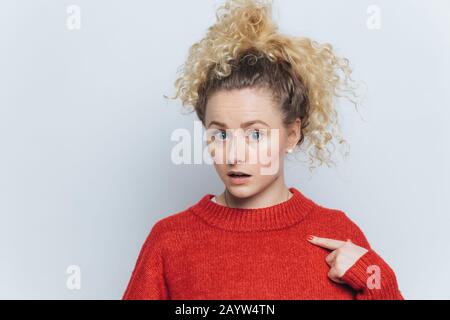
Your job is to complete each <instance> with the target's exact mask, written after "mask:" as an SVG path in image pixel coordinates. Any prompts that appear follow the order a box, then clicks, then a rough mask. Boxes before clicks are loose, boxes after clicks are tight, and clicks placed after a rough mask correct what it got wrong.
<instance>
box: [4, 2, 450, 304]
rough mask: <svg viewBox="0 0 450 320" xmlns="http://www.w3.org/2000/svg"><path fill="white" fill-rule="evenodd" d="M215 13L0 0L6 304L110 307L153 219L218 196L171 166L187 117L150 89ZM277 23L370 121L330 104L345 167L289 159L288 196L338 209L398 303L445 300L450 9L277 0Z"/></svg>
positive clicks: (165, 80)
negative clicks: (74, 277) (324, 50)
mask: <svg viewBox="0 0 450 320" xmlns="http://www.w3.org/2000/svg"><path fill="white" fill-rule="evenodd" d="M220 3H222V2H221V1H206V0H202V1H181V0H178V1H174V0H170V1H169V0H167V1H137V0H135V1H124V0H121V1H118V0H116V1H110V0H108V1H106V0H95V1H92V0H89V1H87V0H72V1H62V0H58V1H57V0H53V1H50V0H26V1H24V0H2V1H1V3H0V298H3V299H13V298H20V299H33V298H41V299H50V298H54V299H82V298H84V299H96V298H99V299H119V298H121V296H122V294H123V292H124V290H125V287H126V285H127V283H128V280H129V277H130V274H131V271H132V268H133V267H134V264H135V262H136V259H137V254H138V252H139V250H140V246H141V245H142V243H143V241H144V239H145V237H146V236H147V234H148V232H149V231H150V229H151V227H152V225H153V224H154V223H155V222H156V221H157V220H159V219H161V218H163V217H166V216H168V215H170V214H172V213H176V212H178V211H181V210H183V209H185V208H187V207H188V206H190V205H192V204H193V203H195V202H197V201H198V200H199V199H200V197H202V196H203V195H204V194H206V193H219V192H221V191H222V189H223V185H222V183H221V181H220V180H219V178H218V176H217V175H216V173H215V171H214V168H213V167H212V166H210V165H184V166H176V165H174V164H173V163H172V162H171V159H170V151H171V149H172V147H173V146H174V145H175V142H172V141H171V140H170V136H171V133H172V132H173V131H174V130H176V129H178V128H186V129H188V130H190V131H192V130H193V121H194V120H195V119H196V118H195V115H194V114H190V115H184V114H183V112H182V111H183V110H182V108H181V104H180V103H179V101H175V102H168V101H166V100H165V99H164V98H163V96H162V95H163V94H168V95H171V94H172V93H173V92H174V87H173V81H174V80H175V77H176V71H177V68H178V67H179V66H180V65H181V64H182V63H183V62H184V59H185V58H186V56H187V51H188V49H189V47H190V45H192V44H193V43H194V42H195V41H198V40H200V39H201V37H203V36H204V34H205V31H206V29H207V28H208V27H209V26H210V25H211V24H212V23H214V21H215V9H216V7H217V5H218V4H220ZM69 5H78V6H79V8H80V9H81V29H80V30H69V29H68V28H67V26H66V22H67V18H68V16H69V14H68V13H67V12H66V10H67V7H68V6H69ZM370 5H377V6H378V7H379V9H380V10H381V29H379V30H371V29H369V28H368V27H367V25H366V23H367V20H368V19H369V16H370V15H369V14H367V9H368V7H369V6H370ZM274 17H275V19H276V20H277V22H278V24H279V26H280V30H281V31H282V32H286V33H289V34H291V35H296V36H308V37H312V38H314V39H316V40H317V41H319V42H330V43H331V44H332V45H333V46H334V47H335V49H336V50H337V52H338V53H339V54H340V55H343V56H346V57H348V58H349V59H350V61H351V64H352V66H353V68H354V70H355V72H354V78H355V79H356V80H361V81H364V83H365V84H366V86H367V88H368V90H367V95H366V99H365V101H364V107H363V109H362V112H361V113H362V114H363V116H364V119H362V118H361V116H360V115H359V114H358V113H356V112H355V111H354V109H353V108H352V106H351V105H347V104H345V103H343V104H342V105H341V107H340V110H341V115H342V119H343V130H344V134H345V137H346V138H347V140H348V142H349V143H350V145H351V153H350V156H349V158H348V159H347V160H345V161H344V160H342V158H339V157H337V158H336V159H341V161H340V162H339V163H338V167H337V168H331V169H329V168H326V167H324V168H321V169H319V170H316V171H315V172H313V173H312V174H309V172H308V170H307V168H306V166H305V165H304V164H303V163H300V162H297V161H296V160H294V159H291V160H288V161H287V172H286V177H287V182H288V185H289V186H295V187H297V188H298V189H300V190H301V191H302V192H304V193H305V194H306V195H307V196H309V197H310V198H312V199H313V200H314V201H316V202H318V203H320V204H322V205H324V206H327V207H330V208H338V209H341V210H343V211H345V212H346V213H347V215H348V216H349V217H351V218H352V219H353V220H354V221H355V222H356V223H357V224H358V225H359V226H360V228H361V229H362V230H363V231H364V233H365V234H366V236H367V238H368V240H369V242H370V243H371V245H372V247H373V248H374V249H375V250H376V251H377V252H378V253H379V254H380V255H381V256H382V257H383V258H384V259H385V260H386V261H387V262H388V263H389V264H390V265H391V267H392V268H393V269H394V270H395V272H396V274H397V279H398V282H399V286H400V288H401V290H402V293H403V294H404V296H405V298H406V299H432V298H438V299H443V298H445V299H449V298H450V289H449V286H450V250H449V248H448V247H449V245H448V242H449V240H448V227H449V225H450V218H449V215H450V205H449V200H448V199H449V195H450V186H449V184H450V183H449V181H450V173H449V167H448V163H450V161H449V160H450V159H449V158H450V143H449V142H448V139H449V138H450V132H449V131H450V129H449V128H450V126H449V125H448V123H449V120H450V111H449V107H450V103H449V102H450V93H449V92H450V90H449V89H450V86H449V84H450V81H449V78H450V64H449V58H448V57H450V2H448V1H445V0H441V1H438V0H433V1H430V0H428V1H425V0H422V1H417V0H416V1H414V0H408V1H406V0H404V1H387V0H385V1H361V0H358V1H356V0H353V1H348V0H346V1H335V0H329V1H325V0H322V1H297V0H283V1H275V5H274ZM70 265H77V266H79V267H80V268H81V289H80V290H69V289H68V288H67V286H66V281H67V278H68V276H69V275H68V274H67V273H66V270H67V267H68V266H70Z"/></svg>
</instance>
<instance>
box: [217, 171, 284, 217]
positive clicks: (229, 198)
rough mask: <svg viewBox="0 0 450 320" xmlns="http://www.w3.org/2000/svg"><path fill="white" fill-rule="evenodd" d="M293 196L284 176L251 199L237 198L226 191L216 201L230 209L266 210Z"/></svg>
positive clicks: (250, 197)
mask: <svg viewBox="0 0 450 320" xmlns="http://www.w3.org/2000/svg"><path fill="white" fill-rule="evenodd" d="M291 196H292V194H291V192H290V191H289V188H288V187H287V186H286V184H285V182H284V178H283V176H280V177H278V178H277V179H276V180H275V181H274V182H273V183H271V184H270V185H268V186H267V187H266V188H264V189H263V190H261V191H260V192H258V193H257V194H255V195H252V196H249V197H244V198H243V197H237V196H235V195H233V194H232V193H231V192H230V190H228V189H225V191H224V192H223V193H222V194H221V195H220V196H218V197H217V198H216V199H217V201H218V203H220V204H222V205H224V206H227V207H230V208H243V209H245V208H265V207H269V206H273V205H276V204H279V203H282V202H284V201H287V200H289V199H290V197H291Z"/></svg>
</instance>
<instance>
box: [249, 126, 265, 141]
mask: <svg viewBox="0 0 450 320" xmlns="http://www.w3.org/2000/svg"><path fill="white" fill-rule="evenodd" d="M249 133H250V138H251V139H252V140H255V141H260V140H261V139H262V135H263V134H262V132H261V131H260V130H259V129H252V130H250V131H249Z"/></svg>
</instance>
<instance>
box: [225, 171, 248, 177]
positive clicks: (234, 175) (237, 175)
mask: <svg viewBox="0 0 450 320" xmlns="http://www.w3.org/2000/svg"><path fill="white" fill-rule="evenodd" d="M228 176H229V177H232V178H245V177H251V175H249V174H247V173H244V172H229V173H228Z"/></svg>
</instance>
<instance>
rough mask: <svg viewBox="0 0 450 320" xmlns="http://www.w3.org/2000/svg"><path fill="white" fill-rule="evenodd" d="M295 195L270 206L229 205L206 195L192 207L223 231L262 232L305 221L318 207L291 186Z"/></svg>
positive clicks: (195, 211)
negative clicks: (235, 206)
mask: <svg viewBox="0 0 450 320" xmlns="http://www.w3.org/2000/svg"><path fill="white" fill-rule="evenodd" d="M289 191H290V192H291V193H292V196H291V197H290V198H289V200H287V201H282V202H280V203H278V204H274V205H270V206H267V207H257V208H230V207H227V206H224V205H221V204H218V203H216V202H213V201H211V198H212V197H214V195H213V194H206V195H205V196H204V197H202V199H201V200H200V201H198V202H197V203H196V204H194V205H193V206H191V207H190V209H191V211H192V212H193V213H194V214H196V216H198V217H199V218H202V219H203V220H204V221H205V222H206V223H207V224H209V225H211V226H214V227H218V228H220V229H224V230H234V231H262V230H276V229H283V228H286V227H288V226H292V225H294V224H296V223H299V222H300V221H301V220H303V219H304V218H305V217H306V216H307V215H308V214H309V212H310V211H311V210H312V209H313V208H314V207H316V205H315V203H314V202H313V201H312V200H310V199H309V198H308V197H306V196H304V195H303V194H302V193H301V192H300V191H299V190H297V189H296V188H293V187H292V188H289Z"/></svg>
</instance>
